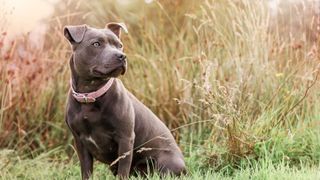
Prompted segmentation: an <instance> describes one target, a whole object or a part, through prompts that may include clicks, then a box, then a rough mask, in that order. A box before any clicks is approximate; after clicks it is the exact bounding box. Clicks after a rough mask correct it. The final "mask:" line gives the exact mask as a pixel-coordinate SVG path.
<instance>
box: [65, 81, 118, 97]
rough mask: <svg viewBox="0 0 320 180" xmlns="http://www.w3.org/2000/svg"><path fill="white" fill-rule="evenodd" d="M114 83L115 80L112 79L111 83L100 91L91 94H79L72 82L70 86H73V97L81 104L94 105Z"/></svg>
mask: <svg viewBox="0 0 320 180" xmlns="http://www.w3.org/2000/svg"><path fill="white" fill-rule="evenodd" d="M113 81H114V78H110V79H109V81H108V82H107V83H106V84H105V85H104V86H102V87H101V88H100V89H98V90H96V91H94V92H90V93H77V92H76V91H74V89H73V87H72V81H70V86H71V91H72V96H73V97H74V98H75V99H76V100H77V101H78V102H80V103H92V102H95V101H96V99H97V98H98V97H100V96H102V95H103V94H105V93H106V92H107V91H108V89H109V88H110V87H111V85H112V83H113Z"/></svg>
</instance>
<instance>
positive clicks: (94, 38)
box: [64, 23, 127, 79]
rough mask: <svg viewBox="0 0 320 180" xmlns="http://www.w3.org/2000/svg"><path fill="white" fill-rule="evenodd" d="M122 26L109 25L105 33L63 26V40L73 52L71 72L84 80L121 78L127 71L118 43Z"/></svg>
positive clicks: (99, 30) (123, 27)
mask: <svg viewBox="0 0 320 180" xmlns="http://www.w3.org/2000/svg"><path fill="white" fill-rule="evenodd" d="M121 29H123V30H124V31H125V32H127V28H126V26H125V25H124V24H123V23H108V24H107V25H106V27H105V28H104V29H96V28H91V27H88V26H87V25H78V26H66V27H65V28H64V36H65V37H66V38H67V39H68V40H69V42H70V44H71V46H72V49H73V59H72V61H73V62H72V64H71V66H73V67H72V68H73V69H74V71H75V72H76V73H77V75H78V76H81V77H83V78H86V79H90V78H109V77H117V76H119V75H120V74H124V73H125V72H126V69H127V60H126V55H125V54H124V52H123V45H122V42H121V41H120V34H121Z"/></svg>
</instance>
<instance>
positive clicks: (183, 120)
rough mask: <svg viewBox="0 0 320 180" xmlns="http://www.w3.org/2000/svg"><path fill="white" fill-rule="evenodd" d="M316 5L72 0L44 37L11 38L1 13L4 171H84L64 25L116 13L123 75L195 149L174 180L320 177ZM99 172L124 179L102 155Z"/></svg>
mask: <svg viewBox="0 0 320 180" xmlns="http://www.w3.org/2000/svg"><path fill="white" fill-rule="evenodd" d="M314 2H316V1H314ZM314 6H316V5H315V4H314V3H311V1H301V2H300V3H295V4H293V5H292V4H291V5H288V4H286V1H281V3H280V4H279V8H280V10H278V11H277V15H276V16H275V15H273V14H272V13H271V12H270V10H269V9H268V3H267V1H262V0H255V1H251V0H234V1H232V0H202V1H197V0H190V1H183V0H176V1H170V0H157V1H152V2H151V3H145V2H144V1H141V0H135V1H133V2H131V3H128V4H119V3H118V2H116V1H111V0H106V1H98V0H93V1H75V0H70V1H60V2H59V3H58V4H56V6H55V11H54V14H53V15H52V16H51V17H50V18H48V19H46V20H44V23H46V25H47V30H46V31H45V32H46V33H45V35H44V36H43V41H41V42H37V43H36V44H34V43H30V36H29V34H25V35H22V36H19V37H16V38H15V39H14V40H12V41H10V42H7V41H6V44H4V42H5V39H6V38H7V33H6V29H5V27H6V23H7V22H6V21H5V20H0V23H1V28H0V30H1V31H2V32H1V34H0V54H1V56H0V67H1V68H0V75H1V78H0V88H1V90H0V179H80V167H79V162H78V158H77V155H76V153H75V149H74V145H73V140H72V136H71V133H70V132H69V130H68V129H67V126H66V124H65V121H64V113H65V103H66V97H67V93H68V90H69V78H70V71H69V65H68V62H69V57H70V55H71V48H70V46H69V44H68V42H67V40H65V38H64V36H63V27H64V26H65V25H69V24H88V25H90V26H93V27H99V28H103V27H104V26H105V24H106V23H108V22H111V21H115V22H124V23H125V24H126V25H127V27H128V31H129V33H128V34H122V42H123V44H124V50H125V52H126V54H127V57H128V71H127V73H126V74H125V75H124V76H122V77H121V80H122V81H123V83H124V85H125V86H126V87H127V89H128V90H130V91H131V92H132V93H133V94H134V95H136V96H137V97H138V99H140V100H141V101H142V102H143V103H144V104H146V105H147V106H148V107H149V108H151V109H152V111H153V112H155V114H157V115H158V116H159V117H160V119H162V120H163V121H164V122H165V124H166V125H167V126H168V127H169V128H170V129H171V130H172V133H173V134H174V137H175V138H176V140H177V142H178V144H179V146H180V147H181V149H182V151H183V153H184V155H185V160H186V164H187V167H188V175H186V176H183V177H180V178H176V177H167V178H166V179H239V180H240V179H310V180H311V179H312V180H314V179H320V130H319V129H320V91H319V89H320V84H319V78H320V77H319V73H320V55H319V50H320V48H319V45H320V38H319V35H320V30H319V29H320V28H319V27H320V15H319V11H317V7H314ZM319 9H320V7H319ZM317 13H318V14H317ZM317 28H318V29H317ZM4 47H6V48H4ZM93 179H114V177H113V176H112V175H111V173H110V172H109V170H108V168H107V166H105V165H103V164H101V163H98V162H96V163H95V165H94V178H93ZM132 179H141V178H140V177H133V178H132ZM148 179H160V177H159V176H158V175H157V174H154V175H150V176H148Z"/></svg>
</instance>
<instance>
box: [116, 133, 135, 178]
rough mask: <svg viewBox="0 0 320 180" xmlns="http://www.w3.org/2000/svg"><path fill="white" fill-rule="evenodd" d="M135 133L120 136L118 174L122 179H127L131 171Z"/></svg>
mask: <svg viewBox="0 0 320 180" xmlns="http://www.w3.org/2000/svg"><path fill="white" fill-rule="evenodd" d="M134 138H135V135H134V133H133V132H132V133H131V134H130V135H129V136H122V137H119V150H118V156H119V158H120V160H119V164H118V176H119V177H120V179H127V178H128V176H129V173H130V168H131V163H132V154H133V144H134Z"/></svg>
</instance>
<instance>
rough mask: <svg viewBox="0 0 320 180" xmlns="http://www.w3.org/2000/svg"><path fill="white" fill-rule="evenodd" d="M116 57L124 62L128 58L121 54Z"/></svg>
mask: <svg viewBox="0 0 320 180" xmlns="http://www.w3.org/2000/svg"><path fill="white" fill-rule="evenodd" d="M116 57H117V59H118V60H119V61H124V60H125V59H126V58H127V56H126V55H125V54H120V53H119V54H116Z"/></svg>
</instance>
